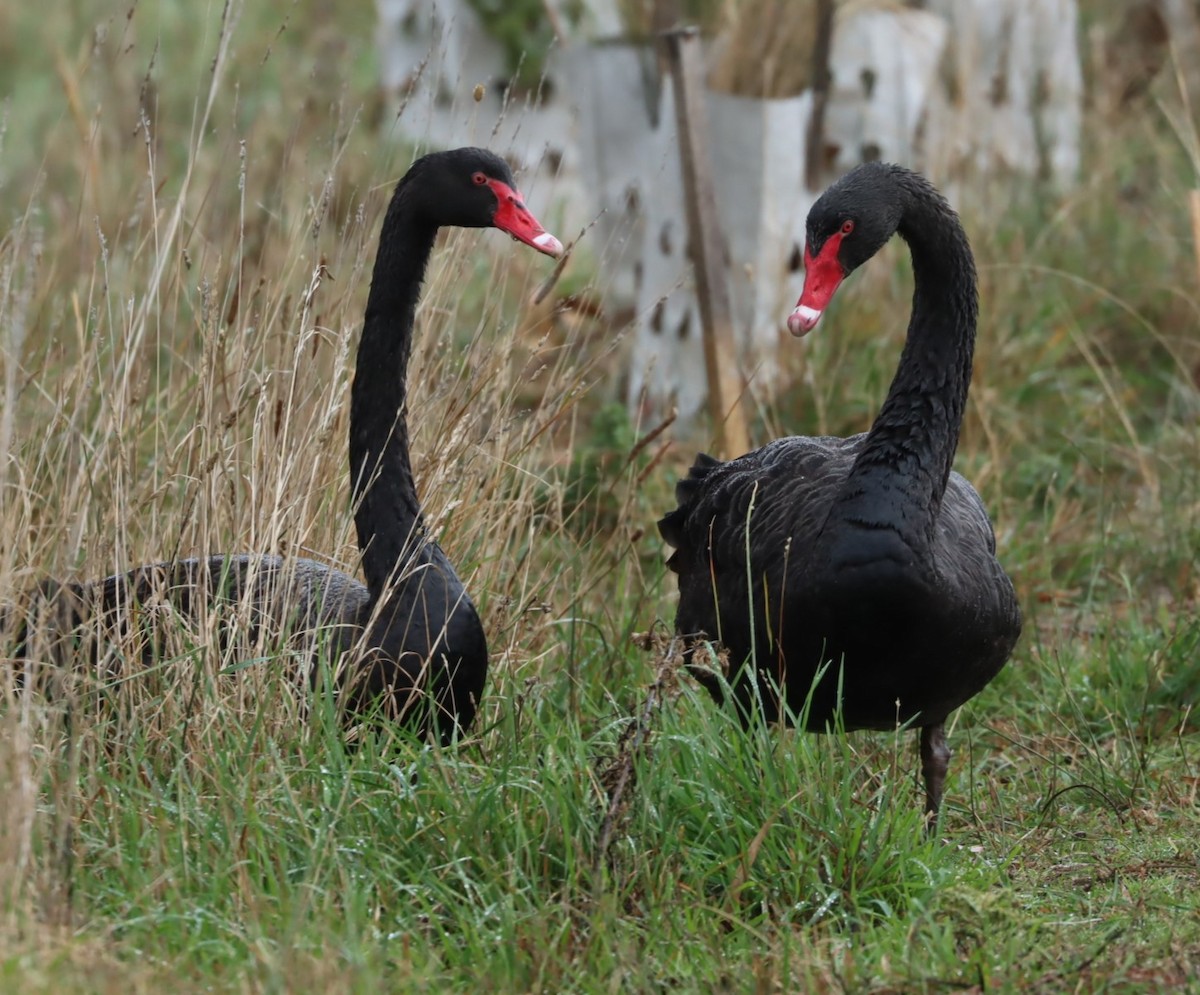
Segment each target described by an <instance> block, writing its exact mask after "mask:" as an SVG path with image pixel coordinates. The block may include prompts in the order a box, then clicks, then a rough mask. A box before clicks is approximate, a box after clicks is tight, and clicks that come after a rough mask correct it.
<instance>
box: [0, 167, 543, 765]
mask: <svg viewBox="0 0 1200 995" xmlns="http://www.w3.org/2000/svg"><path fill="white" fill-rule="evenodd" d="M448 225H456V226H461V227H467V228H484V227H496V228H500V229H501V230H503V231H505V232H507V233H509V234H510V235H512V236H513V237H514V238H517V239H519V240H521V241H523V242H525V243H526V244H529V245H531V246H533V247H534V248H536V249H538V250H539V251H542V252H545V253H547V254H549V255H557V254H558V253H559V252H561V249H562V247H561V245H560V244H559V243H558V241H557V240H556V239H554V238H553V237H552V236H550V235H548V234H547V233H546V232H545V231H544V230H543V229H542V227H541V226H540V225H539V224H538V222H537V221H536V219H535V218H534V217H533V216H532V215H531V214H530V213H529V212H528V210H527V209H526V208H525V205H524V204H523V203H522V202H521V199H520V195H519V194H518V193H517V188H516V184H515V183H514V181H513V177H512V173H511V171H510V170H509V168H508V166H507V165H506V164H505V163H504V161H503V160H502V159H500V158H499V157H498V156H496V155H494V154H492V153H491V152H488V151H486V150H483V149H475V148H463V149H457V150H454V151H450V152H440V153H433V154H430V155H427V156H424V157H422V158H421V159H418V160H417V161H416V162H414V163H413V165H412V167H411V168H410V169H409V171H408V173H407V174H406V175H405V176H404V177H403V178H402V179H401V181H400V182H399V184H398V185H397V187H396V191H395V193H394V195H393V197H392V200H391V203H390V205H389V207H388V210H387V215H386V217H385V219H384V222H383V226H382V230H381V232H380V238H379V249H378V252H377V254H376V258H375V268H374V272H373V274H372V278H371V289H370V293H369V296H368V300H367V309H366V315H365V320H364V324H363V330H362V338H361V341H360V343H359V347H358V355H357V359H356V364H355V374H354V382H353V386H352V389H351V397H350V438H349V459H350V477H351V486H352V488H353V495H352V497H353V506H354V509H355V515H354V521H355V526H356V528H357V532H358V541H359V546H360V549H361V551H362V561H363V572H364V574H365V576H366V584H363V583H362V582H361V581H359V580H357V579H355V578H354V577H351V576H349V575H348V574H345V573H343V572H341V571H338V570H334V569H332V568H330V567H328V566H325V565H324V564H321V563H318V562H316V561H313V560H308V559H292V558H281V557H278V556H267V555H258V554H249V555H236V556H233V555H231V556H212V557H206V558H199V559H186V560H178V561H171V562H164V563H157V564H151V565H148V566H144V567H139V568H137V569H135V570H132V571H130V572H128V573H125V574H118V575H114V576H112V577H108V578H105V579H104V580H101V581H98V582H94V583H78V582H70V583H65V584H58V583H53V582H47V583H44V584H42V585H40V586H39V587H38V588H37V590H36V591H33V592H30V593H29V595H27V596H26V597H25V598H24V599H21V603H20V604H12V605H9V606H8V607H7V609H5V610H4V612H3V613H2V614H0V628H4V629H6V630H8V631H9V632H10V633H11V634H12V636H13V638H12V642H13V644H14V649H15V654H14V655H15V656H17V657H18V659H23V660H25V661H26V663H28V662H29V660H31V659H32V658H34V657H36V658H37V659H39V660H43V661H45V662H47V663H49V664H50V665H51V668H52V669H53V667H55V666H72V665H75V666H79V665H80V664H81V662H83V661H87V662H89V663H90V664H91V665H96V664H97V663H100V664H102V665H104V666H105V667H106V669H107V671H108V672H107V673H106V674H105V675H103V676H106V677H112V676H114V675H113V674H112V672H111V671H112V669H113V667H114V665H115V666H118V667H119V666H120V662H119V661H120V656H119V655H118V656H114V654H112V653H111V652H108V651H107V650H106V647H109V646H111V645H112V644H113V643H116V642H118V641H120V642H125V643H128V641H129V640H131V639H132V640H133V643H132V645H133V648H134V652H135V654H137V655H138V656H140V657H141V659H142V662H143V663H145V664H149V663H150V662H152V661H153V660H154V659H155V658H156V656H157V654H158V653H159V652H160V650H161V648H162V641H161V639H160V638H159V636H158V635H156V633H155V628H156V619H159V618H160V617H161V616H162V615H163V614H170V613H176V614H179V615H182V616H186V617H189V618H196V617H197V616H199V615H200V614H201V613H202V612H208V611H210V610H220V611H221V612H222V613H223V615H222V616H221V618H220V620H219V621H220V625H219V626H218V627H217V638H219V639H220V640H221V641H222V642H224V641H226V639H227V638H228V639H232V637H234V636H235V635H236V636H237V637H238V638H241V639H242V640H243V641H247V640H248V641H249V642H251V643H252V642H253V641H254V640H255V639H256V637H257V635H258V633H259V632H260V631H268V632H272V633H282V634H284V635H285V636H286V637H287V645H288V646H289V647H290V648H291V649H292V650H294V651H296V652H295V655H296V657H297V658H298V659H299V660H300V661H301V663H302V666H301V669H302V670H304V671H306V672H307V671H310V670H311V669H312V668H311V662H312V659H313V656H314V653H315V652H316V651H318V650H319V649H323V650H324V651H325V652H327V653H329V654H330V658H331V659H332V660H335V661H337V660H340V668H339V669H340V673H341V675H342V677H341V682H342V688H341V695H342V698H343V700H344V702H345V705H346V709H347V711H348V712H349V714H351V715H357V714H360V713H362V712H363V711H365V710H366V709H368V708H371V707H374V705H375V704H376V703H377V702H378V703H381V704H382V707H383V710H384V712H385V713H386V714H390V715H391V716H393V717H395V718H398V719H401V720H406V721H409V722H410V723H411V724H412V725H414V727H416V728H417V729H418V730H419V731H420V732H421V733H422V734H424V733H426V732H429V731H434V732H436V733H437V734H438V735H439V736H440V738H441V739H442V740H444V741H446V740H449V739H450V738H451V737H452V736H453V734H454V733H455V732H456V731H457V730H461V729H465V728H466V727H468V726H469V725H470V723H471V721H472V720H473V718H474V715H475V710H476V707H477V704H478V702H479V698H480V695H481V693H482V691H483V687H484V681H485V678H486V675H487V666H488V651H487V640H486V637H485V635H484V631H483V626H482V624H481V622H480V619H479V615H478V613H477V612H476V610H475V606H474V604H473V603H472V602H471V599H470V597H469V596H468V595H467V592H466V590H465V589H464V587H463V584H462V581H461V580H460V579H459V577H458V575H457V573H456V572H455V570H454V567H453V565H452V564H451V563H450V561H449V559H448V558H447V557H446V554H445V553H444V552H443V551H442V549H441V547H440V546H439V545H438V543H437V541H436V540H435V539H434V538H433V537H432V536H431V535H429V534H428V532H427V530H426V527H425V523H424V519H423V516H422V512H421V503H420V500H419V498H418V495H417V490H416V484H415V481H414V479H413V474H412V467H411V463H410V457H409V437H408V415H407V394H406V386H405V377H406V372H407V367H408V360H409V355H410V353H411V350H412V336H413V325H414V319H415V313H416V306H417V301H418V298H419V296H420V292H421V284H422V282H423V279H424V274H425V269H426V265H427V263H428V260H429V257H430V254H431V252H432V249H433V245H434V240H435V236H436V234H437V230H438V228H440V227H444V226H448Z"/></svg>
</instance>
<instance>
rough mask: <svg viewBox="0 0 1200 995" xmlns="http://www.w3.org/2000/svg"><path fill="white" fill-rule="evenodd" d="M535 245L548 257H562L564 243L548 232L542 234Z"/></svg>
mask: <svg viewBox="0 0 1200 995" xmlns="http://www.w3.org/2000/svg"><path fill="white" fill-rule="evenodd" d="M533 244H534V245H535V246H537V247H538V248H539V249H541V250H542V251H543V252H544V253H546V255H548V256H554V257H555V258H558V257H559V256H561V255H562V251H563V247H562V242H560V241H559V240H558V239H557V238H555V237H554V236H553V235H551V234H550V233H549V232H548V231H544V232H542V233H541V234H540V235H538V236H537V237H536V238H535V239H534V240H533Z"/></svg>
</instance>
